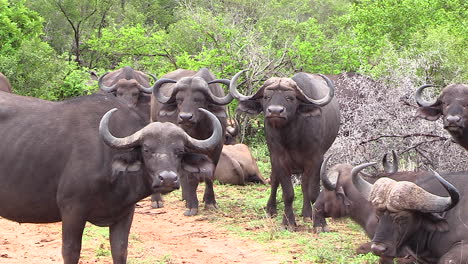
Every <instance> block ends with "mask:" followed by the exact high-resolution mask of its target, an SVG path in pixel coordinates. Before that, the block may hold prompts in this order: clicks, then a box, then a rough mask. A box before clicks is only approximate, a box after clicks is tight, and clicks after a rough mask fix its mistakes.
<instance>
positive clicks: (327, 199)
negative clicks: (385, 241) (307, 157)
mask: <svg viewBox="0 0 468 264" xmlns="http://www.w3.org/2000/svg"><path fill="white" fill-rule="evenodd" d="M392 156H393V162H389V160H388V158H387V154H385V155H384V156H383V159H382V165H383V167H384V169H385V174H387V175H389V174H392V173H396V172H397V171H398V156H397V154H396V152H395V151H392ZM330 157H331V156H329V157H327V158H326V159H325V160H324V162H323V163H322V166H321V167H320V179H321V182H322V185H323V187H324V188H323V189H322V190H321V191H320V194H319V197H318V198H317V200H316V204H314V209H315V211H316V217H315V218H314V227H315V229H316V231H318V232H320V231H327V229H328V228H327V226H326V222H325V219H324V218H326V217H333V218H342V217H348V216H351V217H352V218H353V217H361V216H355V215H352V214H351V211H352V210H353V206H356V205H357V206H361V207H362V206H363V202H364V201H365V200H364V199H363V197H362V196H361V195H360V194H359V192H358V191H357V190H356V189H355V188H354V187H353V184H352V180H351V171H352V169H353V166H351V165H349V164H337V165H334V166H333V167H331V168H330V170H328V173H327V163H328V160H329V159H330ZM370 213H371V212H368V214H367V215H366V216H365V217H369V215H370ZM363 217H364V216H363ZM353 220H355V221H357V222H358V223H365V222H367V221H364V220H362V219H354V218H353ZM320 227H321V228H322V230H320ZM364 228H365V227H364ZM367 231H368V230H366V232H367Z"/></svg>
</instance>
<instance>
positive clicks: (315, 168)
mask: <svg viewBox="0 0 468 264" xmlns="http://www.w3.org/2000/svg"><path fill="white" fill-rule="evenodd" d="M320 164H321V161H320V162H319V163H315V164H313V165H312V167H310V168H308V169H306V170H305V171H304V173H303V174H302V186H301V187H302V195H303V200H302V217H303V218H304V222H312V220H313V214H312V204H313V203H314V202H315V201H316V200H317V197H318V195H319V193H320Z"/></svg>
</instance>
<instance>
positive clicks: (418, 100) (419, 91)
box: [414, 84, 437, 107]
mask: <svg viewBox="0 0 468 264" xmlns="http://www.w3.org/2000/svg"><path fill="white" fill-rule="evenodd" d="M427 87H437V85H433V84H425V85H422V86H420V87H419V88H418V89H417V90H416V94H415V96H414V98H415V99H416V103H418V105H419V106H422V107H429V106H433V105H435V104H436V103H437V100H435V101H432V102H428V101H426V100H424V99H423V98H422V92H423V90H424V89H426V88H427Z"/></svg>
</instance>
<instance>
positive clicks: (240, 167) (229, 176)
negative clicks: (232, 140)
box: [214, 144, 266, 185]
mask: <svg viewBox="0 0 468 264" xmlns="http://www.w3.org/2000/svg"><path fill="white" fill-rule="evenodd" d="M214 178H215V179H216V180H218V181H219V182H220V183H222V184H233V185H245V184H247V183H262V184H266V181H265V179H264V178H263V177H262V175H261V173H260V170H259V169H258V166H257V162H256V161H255V159H254V158H253V156H252V153H251V152H250V149H249V147H247V145H245V144H235V145H224V147H223V151H222V152H221V157H220V159H219V163H218V166H217V167H216V171H215V175H214Z"/></svg>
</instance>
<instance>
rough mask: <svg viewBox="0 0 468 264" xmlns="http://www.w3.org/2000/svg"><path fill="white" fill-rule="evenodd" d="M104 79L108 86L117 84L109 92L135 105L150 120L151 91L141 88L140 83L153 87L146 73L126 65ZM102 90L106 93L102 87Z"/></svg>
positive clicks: (130, 104)
mask: <svg viewBox="0 0 468 264" xmlns="http://www.w3.org/2000/svg"><path fill="white" fill-rule="evenodd" d="M102 81H103V84H104V85H105V86H107V87H113V86H115V89H113V90H112V91H110V92H109V93H110V94H113V95H114V96H116V97H118V98H120V99H122V100H123V101H125V102H127V103H128V105H129V106H132V107H134V108H135V109H136V110H137V112H138V113H140V115H141V116H142V117H143V119H145V120H147V122H149V120H150V105H151V104H150V101H151V93H146V92H144V91H142V90H141V89H139V85H142V86H144V87H151V85H150V83H149V79H148V77H147V76H146V74H144V73H143V72H141V71H136V70H134V69H132V68H131V67H128V66H126V67H123V68H121V69H118V70H115V71H113V72H110V73H108V74H107V75H106V76H104V77H103V80H102ZM101 92H102V93H106V92H105V91H103V90H102V88H101Z"/></svg>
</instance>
